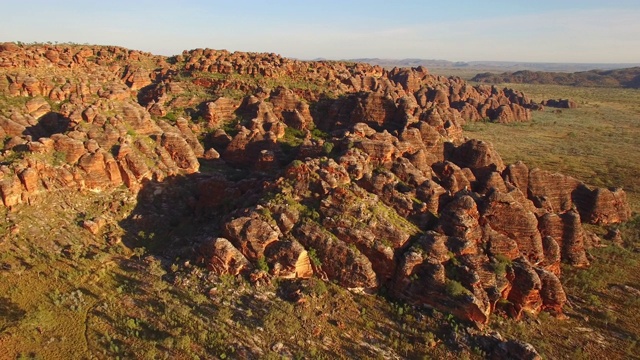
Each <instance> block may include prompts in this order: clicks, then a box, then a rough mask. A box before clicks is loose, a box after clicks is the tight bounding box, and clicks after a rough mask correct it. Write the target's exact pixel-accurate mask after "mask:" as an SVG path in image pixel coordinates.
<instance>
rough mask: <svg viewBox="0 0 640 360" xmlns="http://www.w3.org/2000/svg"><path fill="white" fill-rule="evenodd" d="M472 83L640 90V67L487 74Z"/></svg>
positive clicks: (479, 75)
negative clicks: (567, 71) (565, 71)
mask: <svg viewBox="0 0 640 360" xmlns="http://www.w3.org/2000/svg"><path fill="white" fill-rule="evenodd" d="M471 80H472V81H477V82H482V83H492V84H495V83H526V84H557V85H570V86H597V87H626V88H635V89H638V88H640V67H632V68H625V69H615V70H590V71H581V72H574V73H562V72H545V71H529V70H523V71H516V72H511V73H510V72H505V73H502V74H494V73H490V72H485V73H482V74H478V75H476V76H475V77H474V78H473V79H471Z"/></svg>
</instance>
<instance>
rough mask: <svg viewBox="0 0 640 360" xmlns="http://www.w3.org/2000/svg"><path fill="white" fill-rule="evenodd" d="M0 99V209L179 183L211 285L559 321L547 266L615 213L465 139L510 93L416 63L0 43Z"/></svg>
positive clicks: (590, 238)
mask: <svg viewBox="0 0 640 360" xmlns="http://www.w3.org/2000/svg"><path fill="white" fill-rule="evenodd" d="M51 69H54V70H55V71H51ZM74 74H75V75H74ZM72 75H73V76H72ZM0 93H2V94H3V96H4V98H3V99H5V98H6V99H11V100H12V101H5V100H2V101H3V102H2V105H3V107H2V108H1V109H0V135H1V136H3V137H4V138H5V142H4V143H3V148H2V160H3V162H2V166H0V196H1V198H2V201H3V203H4V205H5V206H7V207H14V206H17V205H19V204H20V203H28V202H29V201H32V200H33V199H35V198H36V197H37V196H39V195H40V194H42V193H46V192H48V191H57V190H61V189H66V190H72V191H82V190H87V189H88V190H105V189H108V188H113V187H117V186H120V185H125V186H127V187H128V188H129V189H131V191H133V192H136V191H139V190H141V189H143V188H144V187H145V186H148V185H147V184H148V183H149V182H150V181H155V182H162V181H163V180H164V179H166V178H168V177H171V176H178V177H185V178H186V179H188V181H193V182H194V186H193V187H194V189H195V190H194V192H195V195H194V198H193V199H189V201H188V203H189V206H191V208H192V210H193V214H195V216H201V215H203V214H209V213H214V214H216V216H217V218H216V222H215V224H219V225H215V224H214V225H211V227H212V228H213V230H211V233H210V234H209V235H208V236H207V237H203V238H199V239H195V240H194V241H196V240H199V243H198V246H195V247H194V248H195V249H196V253H197V254H198V260H199V263H200V264H202V265H203V266H204V267H206V268H207V269H209V270H210V271H212V272H213V273H215V274H218V275H222V274H231V275H247V276H249V277H250V278H252V279H257V278H264V277H265V276H267V277H269V276H271V277H282V278H307V277H310V276H318V277H320V278H322V279H325V280H331V281H335V282H337V283H338V284H340V285H342V286H345V287H348V288H352V289H359V290H364V291H367V292H375V291H377V290H378V289H380V288H381V287H382V288H385V289H388V290H390V292H391V293H390V296H394V297H396V298H401V299H404V300H405V301H408V302H411V303H415V304H420V305H425V304H426V305H429V306H432V307H435V308H438V309H441V310H444V311H450V312H453V313H455V314H456V315H458V316H460V317H462V318H466V319H469V320H471V321H474V322H476V323H477V324H483V323H486V322H487V321H488V319H489V316H490V314H491V313H492V312H493V311H496V309H499V310H502V311H505V312H507V313H508V314H511V315H512V316H515V317H519V316H521V315H522V314H523V313H525V312H531V313H536V312H538V311H541V310H548V311H551V312H553V313H555V314H558V315H560V314H561V313H562V308H563V305H564V303H565V302H566V295H565V294H564V291H563V290H562V285H561V283H560V279H561V271H560V269H561V268H560V263H561V262H566V263H569V264H571V265H574V266H588V264H589V262H588V259H587V251H588V249H589V247H590V246H593V245H594V244H596V243H597V241H598V239H597V237H595V236H594V235H593V234H591V233H589V232H587V231H585V230H584V228H583V227H582V224H583V222H589V223H594V224H613V223H619V222H622V221H625V220H627V219H629V217H630V211H629V206H628V203H627V201H626V196H625V194H624V191H622V190H620V189H600V188H593V187H590V186H588V185H586V184H584V183H582V182H580V181H579V180H577V179H574V178H571V177H569V176H565V175H562V174H557V173H553V172H551V171H547V170H540V169H529V168H528V167H527V166H526V165H525V164H523V163H515V164H511V165H506V164H504V162H503V160H502V158H501V157H500V155H499V154H498V153H497V152H496V151H495V149H494V148H493V146H492V145H491V144H489V143H487V142H484V141H479V140H473V139H471V140H470V139H467V138H465V136H464V133H463V130H462V126H463V125H464V124H465V123H466V122H469V121H478V120H483V119H487V118H488V119H490V120H491V121H496V122H504V123H507V122H514V121H528V120H530V118H531V110H534V109H537V108H538V106H537V104H535V103H533V102H532V101H531V99H529V98H528V97H527V96H526V95H525V94H523V93H521V92H518V91H515V90H511V89H500V88H497V87H495V86H487V85H481V86H471V85H469V84H467V83H465V82H464V81H462V80H461V79H459V78H454V77H451V78H445V77H442V76H436V75H432V74H430V73H429V72H428V71H427V69H425V68H423V67H418V68H413V69H397V68H396V69H393V70H390V71H388V70H385V69H383V68H381V67H378V66H370V65H366V64H346V63H340V62H324V61H316V62H307V61H299V60H292V59H285V58H282V57H280V56H278V55H275V54H256V53H240V52H236V53H230V52H227V51H219V50H212V49H195V50H191V51H185V52H183V53H182V54H181V55H178V56H175V57H172V58H171V59H168V58H165V57H162V56H154V55H151V54H147V53H141V52H137V51H133V50H127V49H123V48H119V47H96V46H69V45H60V46H58V45H56V46H54V45H43V46H17V45H15V44H9V45H6V44H5V45H2V46H0ZM194 174H197V176H196V175H194ZM167 206H169V205H167ZM203 239H204V240H203Z"/></svg>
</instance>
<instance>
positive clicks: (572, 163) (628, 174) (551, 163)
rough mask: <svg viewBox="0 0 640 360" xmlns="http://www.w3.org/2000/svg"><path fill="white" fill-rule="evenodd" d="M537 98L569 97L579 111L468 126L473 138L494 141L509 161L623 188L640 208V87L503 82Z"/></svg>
mask: <svg viewBox="0 0 640 360" xmlns="http://www.w3.org/2000/svg"><path fill="white" fill-rule="evenodd" d="M501 86H505V87H512V88H515V89H517V90H522V91H524V92H525V94H528V95H529V96H530V97H531V98H532V99H534V100H536V101H542V100H546V99H558V98H569V99H572V100H574V101H576V102H577V103H578V105H579V108H578V109H571V110H568V109H563V110H558V109H553V108H547V109H545V110H544V111H537V112H534V113H533V121H531V122H525V123H515V124H510V125H502V124H494V123H488V122H478V123H470V124H467V125H466V126H465V130H466V131H467V136H469V137H472V138H478V139H482V140H487V141H490V142H492V143H493V145H494V146H495V148H496V149H497V150H498V152H499V153H500V155H501V156H502V158H503V159H504V160H505V162H508V163H512V162H515V161H517V160H522V161H524V162H525V163H526V164H527V165H529V167H530V168H533V167H540V168H544V169H548V170H553V171H558V172H561V173H565V174H568V175H571V176H574V177H576V178H578V179H580V180H582V181H584V182H585V183H587V184H590V185H595V186H607V187H609V186H617V187H623V188H624V189H625V191H626V192H627V195H628V196H629V199H630V201H631V204H632V208H633V209H634V210H635V211H639V210H640V151H638V149H640V91H638V90H633V89H605V88H579V87H569V86H551V85H524V84H503V85H501Z"/></svg>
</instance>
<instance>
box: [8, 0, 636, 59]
mask: <svg viewBox="0 0 640 360" xmlns="http://www.w3.org/2000/svg"><path fill="white" fill-rule="evenodd" d="M0 9H2V13H3V16H2V21H0V42H3V41H22V42H48V41H51V42H74V43H81V44H82V43H89V44H98V45H119V46H124V47H127V48H131V49H137V50H143V51H148V52H152V53H154V54H161V55H175V54H179V53H181V52H182V51H183V50H190V49H195V48H213V49H227V50H229V51H252V52H273V53H278V54H280V55H282V56H286V57H294V58H299V59H315V58H326V59H354V58H384V59H405V58H420V59H443V60H449V61H519V62H564V63H567V62H571V63H640V0H598V1H595V0H510V1H503V0H495V1H494V0H457V1H448V0H439V1H431V0H405V1H403V0H395V1H393V0H386V1H381V0H369V1H360V0H352V1H349V0H341V1H335V0H322V1H321V0H315V1H313V0H312V1H306V0H254V1H249V0H235V1H223V0H220V1H216V0H209V1H205V0H173V1H166V0H155V1H148V0H138V1H135V0H127V1H122V0H109V1H106V0H105V1H94V0H84V1H78V0H76V1H56V0H39V1H35V0H0Z"/></svg>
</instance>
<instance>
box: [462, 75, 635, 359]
mask: <svg viewBox="0 0 640 360" xmlns="http://www.w3.org/2000/svg"><path fill="white" fill-rule="evenodd" d="M501 86H505V87H512V88H515V89H517V90H522V91H524V92H525V93H526V94H528V95H529V96H530V97H532V98H533V99H534V100H536V101H542V100H545V99H557V98H569V99H572V100H574V101H576V102H578V104H579V108H578V109H572V110H568V109H563V110H561V111H558V109H552V108H547V109H545V110H544V111H539V112H534V113H533V121H531V122H530V123H516V124H509V125H502V124H494V123H488V122H481V123H471V124H468V125H466V126H465V130H466V131H467V134H468V135H467V136H469V137H473V138H479V139H483V140H487V141H490V142H492V143H493V144H494V146H495V148H496V149H497V150H498V152H499V153H500V154H501V156H502V157H503V159H504V160H505V162H508V163H511V162H515V161H517V160H523V161H524V162H525V163H527V164H528V165H529V166H530V167H531V168H532V167H540V168H544V169H549V170H554V171H559V172H562V173H565V174H569V175H571V176H574V177H576V178H578V179H580V180H582V181H584V182H586V183H587V184H591V185H596V186H622V187H623V188H624V189H625V191H626V192H627V195H628V197H629V200H630V203H631V207H632V210H633V211H634V212H635V213H636V215H635V217H634V220H633V221H632V222H630V223H629V224H626V225H624V226H622V227H621V229H622V231H623V238H624V246H618V245H614V244H612V243H610V242H608V241H606V240H605V241H604V242H603V245H605V247H602V248H596V249H592V250H591V251H590V255H591V256H592V262H591V263H592V266H591V267H590V268H588V269H574V268H571V267H568V266H565V267H563V275H562V279H563V283H564V286H565V290H566V291H567V294H568V297H569V304H568V306H567V308H566V314H567V315H568V319H565V320H559V319H555V318H551V317H549V316H544V315H545V314H542V315H543V316H541V317H539V318H538V319H526V320H525V321H523V322H516V321H513V320H509V319H504V318H501V317H499V316H496V317H494V318H493V320H492V323H491V326H492V327H493V328H495V329H497V330H498V331H500V332H501V333H502V334H503V335H505V334H506V335H509V336H513V337H516V338H520V339H523V340H525V341H528V342H530V343H531V344H533V345H534V346H535V347H536V349H538V351H539V352H540V353H541V354H542V355H543V357H545V358H549V359H639V358H640V356H639V354H640V345H639V341H640V302H639V301H638V299H639V296H638V295H640V292H638V290H637V289H638V284H640V275H639V274H640V253H639V250H640V216H639V215H638V214H637V212H638V211H640V152H639V151H638V149H640V91H638V90H633V89H604V88H579V87H569V86H552V85H525V84H503V85H501ZM591 230H593V231H595V232H596V233H599V235H600V236H603V235H604V229H600V228H595V227H592V228H591Z"/></svg>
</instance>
